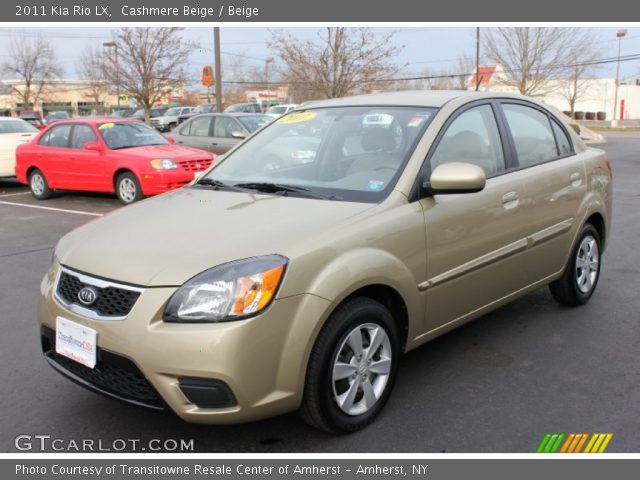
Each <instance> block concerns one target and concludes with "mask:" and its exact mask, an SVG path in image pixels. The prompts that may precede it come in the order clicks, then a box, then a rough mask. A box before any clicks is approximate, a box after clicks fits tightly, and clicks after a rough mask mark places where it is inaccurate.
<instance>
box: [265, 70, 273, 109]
mask: <svg viewBox="0 0 640 480" xmlns="http://www.w3.org/2000/svg"><path fill="white" fill-rule="evenodd" d="M271 62H273V58H267V59H266V60H265V61H264V77H265V81H266V83H267V108H268V107H269V105H270V103H271V102H270V100H271V93H270V91H269V64H270V63H271Z"/></svg>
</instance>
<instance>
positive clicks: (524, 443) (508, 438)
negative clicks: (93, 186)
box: [0, 134, 640, 452]
mask: <svg viewBox="0 0 640 480" xmlns="http://www.w3.org/2000/svg"><path fill="white" fill-rule="evenodd" d="M603 148H604V149H605V150H606V151H607V153H608V156H609V159H610V160H611V162H612V164H613V172H614V185H615V187H614V190H615V201H614V220H613V232H612V235H611V242H610V244H609V247H608V250H607V251H606V253H605V255H604V260H603V267H602V268H603V270H602V276H601V278H600V283H599V286H598V289H597V291H596V293H595V294H594V296H593V298H592V299H591V301H590V303H589V304H588V305H587V306H584V307H581V308H575V309H570V308H563V307H560V306H558V304H556V303H555V302H554V301H553V299H552V298H551V295H550V294H549V293H548V291H547V289H542V290H539V291H537V292H534V293H533V294H530V295H528V296H526V297H524V298H522V299H520V300H518V301H516V302H514V303H512V304H510V305H507V306H505V307H503V308H500V309H499V310H497V311H495V312H493V313H491V314H489V315H486V316H485V317H483V318H481V319H479V320H477V321H475V322H472V323H471V324H468V325H466V326H464V327H462V328H459V329H458V330H456V331H454V332H452V333H449V334H447V335H445V336H443V337H441V338H439V339H437V340H435V341H433V342H431V343H429V344H427V345H425V346H423V347H422V348H419V349H417V350H416V351H413V352H411V353H409V354H408V355H406V356H405V357H404V359H403V360H402V364H401V368H400V374H399V378H398V383H397V385H396V389H395V391H394V394H393V395H392V397H391V400H390V402H389V404H388V405H387V408H386V409H385V410H384V411H383V413H382V414H381V416H380V417H379V419H378V421H376V422H375V423H374V424H373V425H372V426H370V427H369V428H367V429H365V430H363V431H361V432H358V433H356V434H353V435H349V436H343V437H337V436H330V435H326V434H323V433H319V432H318V431H315V430H313V429H312V428H310V427H307V426H306V425H305V424H304V423H302V421H301V420H299V419H298V418H297V416H296V415H295V414H290V415H285V416H282V417H278V418H273V419H269V420H265V421H262V422H257V423H252V424H245V425H236V426H225V427H216V426H206V425H190V424H187V423H184V422H183V421H181V420H179V419H178V418H177V417H175V416H174V415H173V414H171V413H156V412H151V411H146V410H142V409H138V408H135V407H132V406H128V405H124V404H120V403H118V402H115V401H112V400H109V399H106V398H103V397H101V396H99V395H96V394H94V393H91V392H88V391H86V390H84V389H82V388H80V387H78V386H76V385H74V384H72V383H71V382H69V381H68V380H66V379H64V378H62V377H61V376H60V375H58V374H57V373H55V372H54V371H53V370H52V369H51V368H50V367H49V366H48V365H47V364H46V362H45V360H44V359H43V358H42V355H41V351H40V344H39V332H38V327H37V324H36V300H37V295H38V286H39V283H40V279H41V278H42V276H43V274H44V272H45V271H46V269H47V268H48V266H49V264H50V262H51V255H52V250H53V247H54V245H55V243H56V242H57V240H58V239H59V238H60V237H61V236H62V235H64V234H65V233H67V232H68V231H70V230H72V229H73V228H75V227H77V226H79V225H82V224H83V223H85V222H87V221H91V220H93V219H95V218H98V217H99V216H101V215H103V214H106V213H108V212H110V211H112V210H114V209H116V208H120V206H119V203H118V202H117V201H116V199H115V197H112V196H109V195H97V194H91V195H86V194H77V193H74V194H65V195H59V196H57V197H56V198H53V199H51V200H48V201H46V202H38V201H36V200H34V199H33V198H32V197H31V195H30V194H29V192H28V191H27V188H26V187H24V186H22V185H19V184H18V183H16V182H14V181H0V238H1V239H2V241H1V243H0V285H1V286H2V288H0V302H1V305H2V308H1V310H0V311H1V314H0V325H1V326H2V328H3V332H2V335H0V360H1V362H2V364H3V368H2V369H1V371H0V381H1V382H2V385H3V395H2V399H3V405H2V409H1V413H0V418H1V420H0V430H1V431H2V432H3V436H2V438H1V443H0V450H1V451H5V452H6V451H9V452H13V451H16V449H15V446H14V438H15V437H16V436H18V435H21V434H27V435H39V434H45V435H52V436H54V437H57V438H62V439H65V440H67V441H70V440H77V441H81V440H82V439H86V438H89V439H91V438H93V439H98V438H100V439H102V440H103V442H106V443H110V442H111V441H113V440H114V439H141V441H142V442H145V441H148V440H150V439H167V438H171V439H186V440H189V439H193V440H194V446H195V450H196V451H199V452H534V451H535V449H536V447H537V445H538V443H540V440H541V439H542V437H543V436H544V435H545V434H546V433H547V432H611V433H613V440H612V441H611V443H610V444H609V447H608V449H607V451H608V452H637V451H638V448H639V447H640V417H639V416H638V414H637V413H638V405H640V354H639V347H638V346H639V345H640V322H639V320H640V317H639V312H640V298H639V295H638V294H639V288H638V287H639V285H640V253H638V250H637V248H638V247H639V246H640V244H639V242H638V239H639V238H640V215H639V214H638V208H639V207H640V190H639V184H640V134H635V135H625V134H613V135H611V136H609V137H608V143H607V144H605V145H604V146H603ZM122 234H123V235H126V232H123V233H122ZM461 294H463V292H461ZM256 361H259V358H257V360H256Z"/></svg>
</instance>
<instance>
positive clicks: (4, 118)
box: [0, 117, 40, 122]
mask: <svg viewBox="0 0 640 480" xmlns="http://www.w3.org/2000/svg"><path fill="white" fill-rule="evenodd" d="M31 118H35V117H31ZM8 120H22V121H23V122H24V118H18V117H0V122H6V121H8ZM38 120H40V119H38Z"/></svg>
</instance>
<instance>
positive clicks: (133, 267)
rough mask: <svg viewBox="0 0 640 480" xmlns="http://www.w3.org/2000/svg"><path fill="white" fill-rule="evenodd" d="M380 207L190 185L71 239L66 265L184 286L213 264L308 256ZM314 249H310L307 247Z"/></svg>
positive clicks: (60, 253)
mask: <svg viewBox="0 0 640 480" xmlns="http://www.w3.org/2000/svg"><path fill="white" fill-rule="evenodd" d="M373 206H374V205H373V204H363V203H351V202H339V201H331V200H316V199H307V198H298V197H285V196H280V195H264V194H255V195H252V194H248V193H241V192H229V191H220V190H217V191H215V190H208V189H207V190H205V189H199V188H183V189H180V190H176V191H174V192H171V193H169V194H166V195H162V196H159V197H155V198H153V199H148V200H144V201H142V202H139V203H137V204H134V205H131V206H128V207H124V208H121V209H119V210H117V211H115V212H112V213H110V214H108V215H106V216H105V217H103V218H101V219H98V220H95V221H93V222H90V223H88V224H86V225H84V226H82V227H80V228H79V229H76V230H74V231H73V232H71V233H69V234H67V235H66V236H65V237H63V238H62V239H61V240H60V243H59V244H58V247H57V248H56V257H57V258H58V261H59V262H60V263H61V264H63V265H65V266H67V267H70V268H72V269H75V270H78V271H81V272H84V273H87V274H91V275H95V276H98V277H102V278H106V279H110V280H114V281H119V282H123V283H130V284H133V285H140V286H179V285H182V284H183V283H184V282H185V281H187V280H188V279H190V278H192V277H193V276H195V275H197V274H198V273H201V272H203V271H204V270H207V269H209V268H211V267H214V266H216V265H220V264H223V263H226V262H229V261H233V260H238V259H243V258H249V257H254V256H259V255H269V254H280V255H284V256H285V257H288V258H295V257H296V256H297V255H302V254H304V253H306V251H305V250H304V249H305V244H307V245H308V244H311V243H314V242H305V239H308V240H314V239H318V238H327V235H330V234H331V232H332V231H336V230H334V229H340V228H344V224H345V223H346V222H347V221H348V220H349V219H351V220H350V222H351V221H353V217H354V216H357V215H359V214H362V213H363V212H365V211H366V210H368V209H370V208H372V207H373ZM307 248H309V247H307Z"/></svg>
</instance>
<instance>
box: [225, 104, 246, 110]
mask: <svg viewBox="0 0 640 480" xmlns="http://www.w3.org/2000/svg"><path fill="white" fill-rule="evenodd" d="M248 106H249V104H248V103H237V104H236V105H231V106H230V107H228V108H227V109H226V110H225V112H244V110H245V108H247V107H248Z"/></svg>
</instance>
